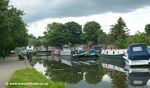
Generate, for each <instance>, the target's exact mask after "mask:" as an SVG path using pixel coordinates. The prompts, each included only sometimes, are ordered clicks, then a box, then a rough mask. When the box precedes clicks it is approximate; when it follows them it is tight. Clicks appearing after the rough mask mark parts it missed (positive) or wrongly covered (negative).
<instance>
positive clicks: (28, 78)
mask: <svg viewBox="0 0 150 88" xmlns="http://www.w3.org/2000/svg"><path fill="white" fill-rule="evenodd" d="M9 83H44V84H45V85H13V86H12V85H8V86H7V88H65V85H64V84H63V83H60V82H54V81H51V80H48V79H47V78H46V77H45V76H44V75H42V74H41V73H39V72H37V71H36V70H35V69H21V70H17V71H16V72H15V73H14V74H13V75H12V77H11V79H10V81H9ZM9 83H8V84H9Z"/></svg>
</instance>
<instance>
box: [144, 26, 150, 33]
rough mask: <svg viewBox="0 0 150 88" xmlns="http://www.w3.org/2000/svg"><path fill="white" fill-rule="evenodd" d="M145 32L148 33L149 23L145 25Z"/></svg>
mask: <svg viewBox="0 0 150 88" xmlns="http://www.w3.org/2000/svg"><path fill="white" fill-rule="evenodd" d="M145 32H146V34H147V35H150V24H147V25H146V26H145Z"/></svg>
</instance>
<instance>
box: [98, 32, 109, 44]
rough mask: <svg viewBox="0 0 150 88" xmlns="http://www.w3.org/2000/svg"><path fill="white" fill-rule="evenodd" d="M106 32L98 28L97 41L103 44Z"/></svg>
mask: <svg viewBox="0 0 150 88" xmlns="http://www.w3.org/2000/svg"><path fill="white" fill-rule="evenodd" d="M106 39H107V34H106V33H105V32H103V30H100V31H99V33H98V43H100V44H104V43H106V42H107V40H106Z"/></svg>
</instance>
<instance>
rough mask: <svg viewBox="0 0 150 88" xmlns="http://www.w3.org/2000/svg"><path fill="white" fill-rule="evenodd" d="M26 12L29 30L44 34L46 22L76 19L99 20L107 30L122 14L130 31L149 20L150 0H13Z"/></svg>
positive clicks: (149, 21)
mask: <svg viewBox="0 0 150 88" xmlns="http://www.w3.org/2000/svg"><path fill="white" fill-rule="evenodd" d="M10 1H11V4H13V5H14V6H16V7H17V8H18V9H21V10H23V11H24V13H25V15H24V16H23V20H24V21H25V22H26V23H27V25H28V27H27V29H28V32H29V33H32V34H34V35H35V36H42V35H43V32H44V31H46V29H45V28H46V25H47V24H48V23H52V22H61V23H66V22H68V21H75V22H77V23H79V24H81V25H84V24H85V23H86V22H87V21H97V22H98V23H100V25H101V26H102V29H103V30H104V31H105V32H107V33H108V32H109V31H110V27H111V26H110V25H113V24H115V23H116V21H117V19H118V18H119V17H120V16H121V17H122V18H123V19H124V21H125V22H126V24H127V27H128V28H129V29H130V34H134V33H136V32H137V31H140V32H143V31H144V27H145V25H146V24H148V23H150V0H10Z"/></svg>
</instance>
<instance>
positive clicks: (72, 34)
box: [65, 21, 82, 45]
mask: <svg viewBox="0 0 150 88" xmlns="http://www.w3.org/2000/svg"><path fill="white" fill-rule="evenodd" d="M65 28H66V31H67V35H68V36H67V38H68V43H71V45H75V44H79V43H80V42H81V34H82V26H81V25H79V24H78V23H76V22H73V21H72V22H68V23H65Z"/></svg>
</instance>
